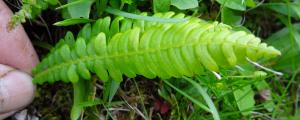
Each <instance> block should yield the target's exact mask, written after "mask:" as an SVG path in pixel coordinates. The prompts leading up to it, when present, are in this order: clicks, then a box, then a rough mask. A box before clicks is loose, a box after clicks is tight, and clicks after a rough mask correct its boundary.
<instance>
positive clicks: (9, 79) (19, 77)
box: [0, 65, 35, 114]
mask: <svg viewBox="0 0 300 120" xmlns="http://www.w3.org/2000/svg"><path fill="white" fill-rule="evenodd" d="M0 66H2V68H3V65H0ZM0 68H1V67H0ZM7 68H8V69H11V68H10V67H7ZM0 70H1V69H0ZM34 90H35V87H34V85H33V83H32V77H31V76H30V75H28V74H26V73H25V72H21V71H19V70H10V71H6V73H5V74H3V73H2V76H0V114H1V113H7V112H10V111H15V110H19V109H21V108H23V107H25V106H26V105H28V104H29V103H31V101H32V100H33V97H34Z"/></svg>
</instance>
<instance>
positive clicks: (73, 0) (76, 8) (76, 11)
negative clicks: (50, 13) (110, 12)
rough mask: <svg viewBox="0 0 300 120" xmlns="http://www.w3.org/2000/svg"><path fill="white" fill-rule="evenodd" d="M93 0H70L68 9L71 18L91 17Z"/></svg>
mask: <svg viewBox="0 0 300 120" xmlns="http://www.w3.org/2000/svg"><path fill="white" fill-rule="evenodd" d="M92 3H93V0H68V4H72V5H70V6H68V11H69V14H70V16H71V18H89V14H90V9H91V5H92Z"/></svg>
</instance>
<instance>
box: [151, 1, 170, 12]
mask: <svg viewBox="0 0 300 120" xmlns="http://www.w3.org/2000/svg"><path fill="white" fill-rule="evenodd" d="M170 5H171V0H153V9H154V12H155V13H156V12H168V11H169V9H170Z"/></svg>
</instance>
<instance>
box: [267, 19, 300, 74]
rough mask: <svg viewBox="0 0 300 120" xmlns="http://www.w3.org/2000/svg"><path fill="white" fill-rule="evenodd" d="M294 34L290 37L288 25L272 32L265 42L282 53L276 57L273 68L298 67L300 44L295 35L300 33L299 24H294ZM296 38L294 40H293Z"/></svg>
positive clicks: (290, 68)
mask: <svg viewBox="0 0 300 120" xmlns="http://www.w3.org/2000/svg"><path fill="white" fill-rule="evenodd" d="M293 27H294V31H293V32H294V33H293V34H294V36H292V37H291V31H290V29H289V28H288V27H285V28H283V29H282V30H280V31H278V32H276V33H274V34H272V35H271V36H270V37H269V38H268V39H267V43H269V44H270V45H273V46H274V47H276V48H278V49H279V50H280V51H281V52H282V53H283V54H282V55H281V57H279V58H278V59H276V64H275V66H274V67H275V68H276V69H280V70H296V69H298V68H299V67H300V62H298V61H300V57H299V56H300V46H298V45H297V43H298V42H299V41H298V39H299V38H298V39H297V38H296V39H295V37H296V36H299V34H300V24H294V25H293ZM295 40H296V41H295Z"/></svg>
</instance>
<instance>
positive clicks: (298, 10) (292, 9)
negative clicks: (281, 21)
mask: <svg viewBox="0 0 300 120" xmlns="http://www.w3.org/2000/svg"><path fill="white" fill-rule="evenodd" d="M299 6H300V4H299V3H290V4H287V3H266V4H263V5H261V7H265V8H268V9H271V10H273V11H276V12H278V13H281V14H284V15H290V16H292V17H297V18H300V7H299Z"/></svg>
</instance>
